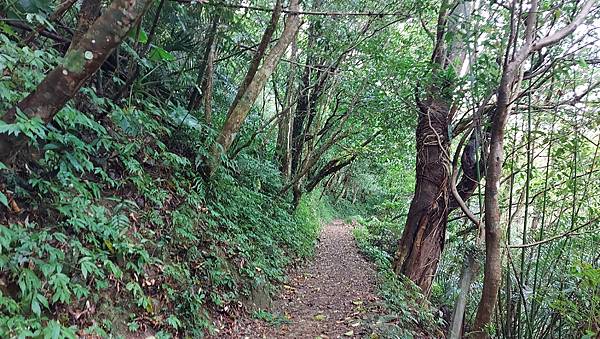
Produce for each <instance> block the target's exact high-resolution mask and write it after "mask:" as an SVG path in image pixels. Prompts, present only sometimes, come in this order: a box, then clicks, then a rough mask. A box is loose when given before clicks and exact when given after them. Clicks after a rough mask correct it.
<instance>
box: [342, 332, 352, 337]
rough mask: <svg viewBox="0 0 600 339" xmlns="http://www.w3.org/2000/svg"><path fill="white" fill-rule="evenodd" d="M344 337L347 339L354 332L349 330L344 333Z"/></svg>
mask: <svg viewBox="0 0 600 339" xmlns="http://www.w3.org/2000/svg"><path fill="white" fill-rule="evenodd" d="M344 335H345V336H347V337H351V336H353V335H354V331H352V330H350V331H348V332H346V333H344Z"/></svg>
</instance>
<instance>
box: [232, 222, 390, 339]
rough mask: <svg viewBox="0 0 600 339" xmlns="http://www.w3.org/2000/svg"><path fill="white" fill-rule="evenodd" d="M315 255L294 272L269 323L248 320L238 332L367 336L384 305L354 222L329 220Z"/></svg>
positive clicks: (282, 335)
mask: <svg viewBox="0 0 600 339" xmlns="http://www.w3.org/2000/svg"><path fill="white" fill-rule="evenodd" d="M319 240H320V241H319V243H318V244H317V247H316V253H315V256H314V257H313V258H312V259H311V260H310V261H308V262H307V263H306V264H305V265H304V266H303V267H301V268H300V269H298V270H297V271H295V272H293V273H292V274H291V276H290V280H289V282H288V284H287V285H284V286H283V288H282V290H281V293H280V295H279V296H278V297H277V298H276V299H275V301H274V303H273V307H272V309H271V313H272V314H274V315H276V317H275V318H274V319H272V320H271V321H270V323H271V324H268V323H267V322H265V321H262V320H256V319H252V320H247V321H246V322H245V323H243V324H238V325H237V330H236V331H235V332H238V333H236V334H234V335H233V337H235V338H310V339H314V338H322V339H326V338H362V337H365V336H368V335H369V334H370V333H371V331H370V328H369V327H370V326H369V325H370V324H372V323H373V322H374V321H375V320H376V319H377V317H378V316H379V314H380V313H381V312H382V311H383V306H382V303H381V302H380V301H379V299H378V297H377V295H376V294H375V283H376V273H375V270H374V268H373V265H372V264H371V263H370V262H368V261H367V260H366V259H365V258H364V257H363V256H362V255H361V254H360V253H359V250H358V248H357V247H356V244H355V243H354V238H353V236H352V226H350V225H348V224H345V223H344V222H342V221H341V220H335V221H333V222H331V223H329V224H328V225H326V226H325V227H324V228H323V230H322V232H321V234H320V239H319Z"/></svg>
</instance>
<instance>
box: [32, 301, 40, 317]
mask: <svg viewBox="0 0 600 339" xmlns="http://www.w3.org/2000/svg"><path fill="white" fill-rule="evenodd" d="M31 312H33V314H35V315H37V316H38V317H39V316H40V315H42V309H41V308H40V303H39V302H38V300H37V298H33V299H32V300H31Z"/></svg>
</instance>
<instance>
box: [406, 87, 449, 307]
mask: <svg viewBox="0 0 600 339" xmlns="http://www.w3.org/2000/svg"><path fill="white" fill-rule="evenodd" d="M433 92H435V90H434V91H433ZM444 101H445V100H443V99H441V98H436V99H431V100H430V102H429V104H427V105H426V108H425V109H423V111H422V112H421V114H420V115H419V122H418V125H417V164H416V178H417V182H416V185H415V196H414V197H413V200H412V202H411V204H410V209H409V211H408V217H407V220H406V226H405V227H404V232H403V234H402V238H401V239H400V242H399V245H398V251H397V252H396V257H395V260H394V271H395V272H396V273H398V274H400V273H401V274H404V275H406V276H407V277H408V278H410V279H411V280H412V281H414V282H415V283H416V284H417V285H418V286H419V287H421V289H422V290H423V293H424V294H425V295H429V293H430V289H431V283H432V281H433V276H434V274H435V271H436V269H437V265H438V261H439V258H440V254H441V252H442V249H443V246H444V237H445V233H446V224H447V219H448V199H449V189H448V182H449V178H450V159H449V157H448V154H449V150H450V149H449V148H450V140H449V138H448V114H449V111H450V107H449V105H448V104H447V103H445V102H444Z"/></svg>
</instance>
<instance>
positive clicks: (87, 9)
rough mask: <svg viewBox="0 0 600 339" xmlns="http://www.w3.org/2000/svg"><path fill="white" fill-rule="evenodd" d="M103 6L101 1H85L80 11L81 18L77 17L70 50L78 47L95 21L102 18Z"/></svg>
mask: <svg viewBox="0 0 600 339" xmlns="http://www.w3.org/2000/svg"><path fill="white" fill-rule="evenodd" d="M101 5H102V4H101V2H100V0H83V2H82V3H81V9H80V10H79V16H78V17H77V27H76V28H75V32H74V33H73V39H72V40H71V46H69V50H71V49H73V48H75V47H76V46H77V44H78V43H79V41H81V39H82V38H83V36H84V35H85V33H86V32H87V31H88V29H90V26H92V24H93V23H94V21H95V20H96V19H97V18H98V17H99V16H100V6H101Z"/></svg>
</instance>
